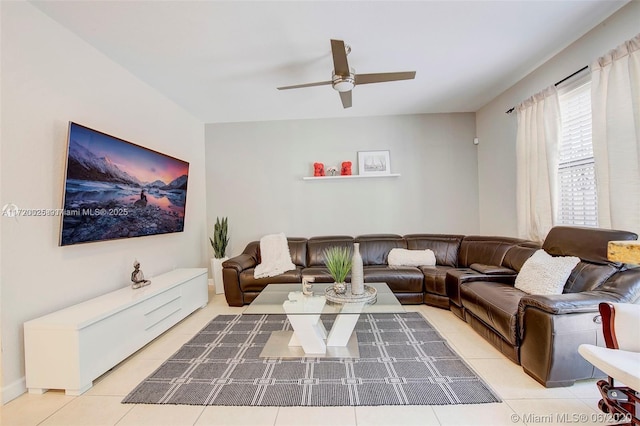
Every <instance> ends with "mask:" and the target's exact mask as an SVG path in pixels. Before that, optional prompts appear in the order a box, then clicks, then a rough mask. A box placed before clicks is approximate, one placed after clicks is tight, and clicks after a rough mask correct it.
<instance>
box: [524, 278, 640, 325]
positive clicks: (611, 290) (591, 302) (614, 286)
mask: <svg viewBox="0 0 640 426" xmlns="http://www.w3.org/2000/svg"><path fill="white" fill-rule="evenodd" d="M638 299H640V268H634V269H627V270H624V271H620V272H617V273H615V274H614V275H612V276H611V277H610V278H609V279H608V280H607V281H606V282H605V283H604V284H602V285H601V286H600V287H598V288H597V289H596V290H591V291H583V292H580V293H564V294H554V295H544V296H542V295H526V296H524V297H522V298H521V299H520V302H519V304H518V322H519V326H520V337H522V335H523V333H524V327H525V325H524V314H525V311H526V310H527V309H529V308H534V309H538V310H540V311H543V312H546V313H548V314H551V315H568V314H580V313H588V312H599V310H598V305H600V303H601V302H612V303H634V302H636V301H637V300H638Z"/></svg>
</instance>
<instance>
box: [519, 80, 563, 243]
mask: <svg viewBox="0 0 640 426" xmlns="http://www.w3.org/2000/svg"><path fill="white" fill-rule="evenodd" d="M516 111H517V115H518V135H517V139H516V156H517V157H516V158H517V170H518V172H517V183H516V185H517V187H516V203H517V214H518V233H519V235H520V237H521V238H526V239H529V240H534V241H543V240H544V238H545V237H546V236H547V233H548V232H549V230H550V229H551V228H552V227H553V222H554V220H555V217H556V210H557V185H556V181H557V170H558V143H559V141H560V134H561V122H560V103H559V101H558V92H557V90H556V87H555V86H551V87H549V88H548V89H545V90H544V91H543V92H541V93H539V94H537V95H534V96H532V97H531V98H529V99H527V100H526V101H524V102H522V103H521V104H520V105H518V106H517V107H516Z"/></svg>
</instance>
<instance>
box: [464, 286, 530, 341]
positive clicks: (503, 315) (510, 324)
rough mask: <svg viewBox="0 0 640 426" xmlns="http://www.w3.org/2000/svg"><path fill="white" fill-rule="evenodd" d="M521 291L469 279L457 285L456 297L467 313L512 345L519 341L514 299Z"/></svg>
mask: <svg viewBox="0 0 640 426" xmlns="http://www.w3.org/2000/svg"><path fill="white" fill-rule="evenodd" d="M525 295H526V293H524V292H523V291H521V290H518V289H517V288H514V287H513V286H511V285H509V284H503V283H497V282H486V281H471V282H468V283H466V284H465V285H463V286H462V287H461V288H460V299H461V301H462V306H463V307H464V308H465V310H466V311H467V313H468V314H469V313H470V314H471V315H473V316H474V317H476V318H477V319H479V320H480V321H482V322H483V323H484V324H486V325H487V326H488V327H490V328H491V329H493V330H495V331H496V332H497V333H498V334H499V335H500V336H502V338H503V339H504V340H506V341H507V342H509V343H511V344H512V345H518V344H519V338H518V320H517V318H518V302H519V301H520V299H521V298H522V297H523V296H525Z"/></svg>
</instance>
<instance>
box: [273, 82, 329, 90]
mask: <svg viewBox="0 0 640 426" xmlns="http://www.w3.org/2000/svg"><path fill="white" fill-rule="evenodd" d="M331 83H332V81H331V80H329V81H318V82H317V83H306V84H296V85H294V86H283V87H278V90H288V89H300V88H302V87H313V86H326V85H327V84H331Z"/></svg>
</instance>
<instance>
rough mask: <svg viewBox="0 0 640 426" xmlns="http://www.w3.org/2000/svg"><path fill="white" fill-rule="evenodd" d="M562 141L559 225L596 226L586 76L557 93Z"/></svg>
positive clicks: (589, 82) (589, 100)
mask: <svg viewBox="0 0 640 426" xmlns="http://www.w3.org/2000/svg"><path fill="white" fill-rule="evenodd" d="M558 95H559V100H560V116H561V121H562V137H561V140H560V147H559V149H560V153H559V164H558V185H559V191H558V196H559V202H558V217H557V218H556V223H557V224H558V225H576V226H594V227H595V226H598V199H597V193H596V175H595V164H594V161H593V146H592V144H591V80H590V77H589V76H588V75H587V76H586V77H582V78H580V79H578V80H574V81H573V82H572V83H570V84H568V85H565V86H564V87H562V88H559V90H558Z"/></svg>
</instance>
